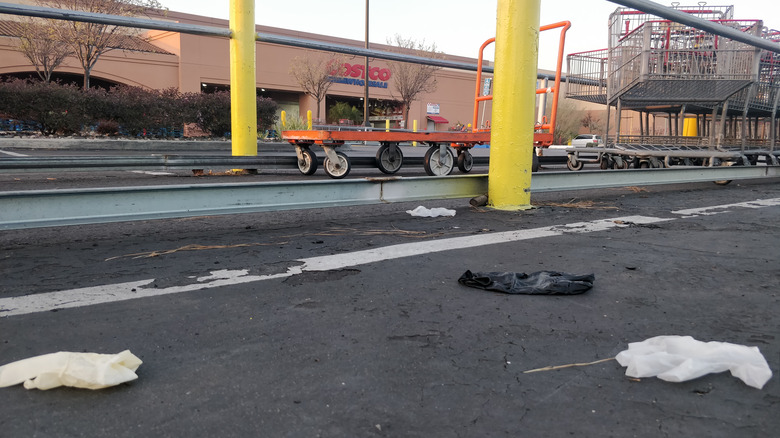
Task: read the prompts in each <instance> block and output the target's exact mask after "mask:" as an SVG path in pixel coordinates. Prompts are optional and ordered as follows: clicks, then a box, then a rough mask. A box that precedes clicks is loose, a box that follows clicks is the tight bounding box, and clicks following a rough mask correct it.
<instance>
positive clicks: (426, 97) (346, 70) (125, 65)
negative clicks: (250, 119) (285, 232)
mask: <svg viewBox="0 0 780 438" xmlns="http://www.w3.org/2000/svg"><path fill="white" fill-rule="evenodd" d="M152 18H154V19H161V20H170V21H175V22H180V23H188V24H196V25H205V26H213V27H224V28H228V21H227V20H221V19H216V18H210V17H203V16H198V15H191V14H184V13H179V12H173V11H170V12H168V13H167V14H166V15H165V16H160V17H152ZM0 19H2V20H4V21H2V20H0V77H11V76H17V77H27V76H35V71H34V67H33V66H32V65H31V64H30V62H29V61H28V60H27V59H26V58H25V57H24V56H23V55H22V54H21V53H20V52H19V51H18V50H17V47H18V45H19V38H18V37H17V35H15V34H14V33H15V30H14V26H13V25H12V24H13V22H12V20H14V19H18V17H12V16H3V17H0ZM257 32H260V33H266V34H274V35H279V36H284V37H292V38H300V39H307V40H316V41H320V42H325V43H333V44H339V45H347V46H355V47H360V48H362V47H364V45H365V43H364V42H363V41H355V40H346V39H342V38H334V37H328V36H323V35H317V34H312V33H306V32H298V31H291V30H286V29H279V28H273V27H266V26H257ZM141 36H142V37H143V38H134V37H128V38H124V39H123V40H122V41H121V42H120V43H118V44H117V45H118V46H119V48H117V49H115V50H111V51H109V52H107V53H105V54H104V55H102V56H101V57H100V59H99V60H98V62H97V64H96V65H95V67H94V68H93V70H92V72H91V84H92V85H93V86H96V85H99V86H104V87H107V86H112V85H117V84H125V85H132V86H138V87H145V88H152V89H166V88H177V89H179V90H180V91H182V92H197V91H202V92H211V91H214V90H226V89H228V87H229V84H230V67H229V66H230V62H229V40H228V39H226V38H218V37H207V36H197V35H188V34H179V33H175V32H163V31H144V32H143V33H142V34H141ZM372 48H373V49H377V50H390V49H392V48H391V47H390V46H386V45H378V44H372ZM478 49H479V48H478V47H475V48H474V53H475V56H476V55H477V52H478ZM321 56H323V53H322V52H316V51H313V50H307V49H302V48H297V47H290V46H281V45H275V44H268V43H260V42H258V43H257V47H256V59H257V77H256V85H257V90H258V94H259V95H261V96H263V97H270V98H272V99H273V100H274V101H276V102H277V104H278V105H279V107H280V108H281V109H282V110H285V111H287V113H288V114H296V113H298V114H301V115H304V116H305V114H306V112H307V111H309V110H310V111H312V114H313V115H314V117H315V118H317V114H319V115H320V116H319V119H320V121H321V122H325V118H326V114H327V111H328V109H329V108H330V107H332V106H333V105H335V104H336V103H338V102H345V103H347V104H349V105H351V106H355V107H356V108H357V109H358V110H359V111H360V113H361V114H362V111H363V98H364V93H365V91H364V83H365V82H364V81H365V80H366V79H368V81H369V96H370V98H369V110H370V121H371V123H372V124H373V125H375V126H378V127H384V126H385V123H386V121H387V120H389V121H390V122H391V126H392V127H404V126H408V127H409V128H411V125H412V124H411V122H408V123H407V122H406V121H404V120H403V115H402V108H401V105H400V104H399V103H398V102H397V93H396V92H395V89H394V82H393V81H394V78H393V73H392V71H391V69H390V68H389V65H388V63H387V62H385V61H383V60H374V59H372V60H371V62H370V66H369V70H368V74H367V75H366V72H365V71H364V65H363V63H364V58H363V57H348V56H347V57H346V58H345V59H344V62H343V68H341V69H340V70H339V72H338V73H337V74H335V75H334V76H333V77H332V82H333V83H332V85H331V87H330V89H329V90H328V93H327V97H326V98H325V99H323V101H322V102H320V104H319V108H318V107H317V106H318V104H317V102H316V100H314V99H313V98H311V97H309V96H307V95H306V94H305V93H304V92H303V90H302V87H301V85H299V83H298V81H297V80H296V79H295V75H294V74H293V72H292V71H291V69H292V68H293V66H294V62H293V60H294V59H296V58H306V57H312V58H317V57H321ZM325 56H327V54H325ZM342 56H343V55H342ZM444 59H447V60H450V61H456V62H462V63H468V64H476V59H472V58H463V57H457V56H450V55H444ZM487 65H491V63H487ZM82 76H83V70H82V68H81V66H80V64H79V63H78V61H77V60H75V59H73V58H68V59H66V60H65V62H64V63H63V64H62V65H60V66H59V67H58V68H57V69H56V70H55V79H56V78H59V79H64V80H71V81H74V82H76V83H80V82H81V79H80V78H81V77H82ZM366 76H368V77H367V78H366ZM475 78H476V74H475V73H474V72H470V71H462V70H454V69H448V68H443V69H440V70H438V71H437V72H436V84H437V87H436V90H435V91H434V92H431V93H421V94H420V95H419V96H418V97H417V100H416V101H414V102H412V104H411V106H410V108H409V119H410V120H416V121H417V123H418V126H419V129H420V130H447V129H450V128H451V127H454V126H455V125H456V124H458V123H460V124H463V125H467V124H469V123H471V121H472V118H473V108H474V103H473V102H474V90H475ZM394 96H395V97H396V98H394ZM489 105H490V104H489V103H487V107H486V108H485V109H487V110H488V113H487V114H488V115H489V109H490V107H489ZM318 110H319V111H318ZM488 117H489V116H488Z"/></svg>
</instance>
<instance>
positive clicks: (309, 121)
mask: <svg viewBox="0 0 780 438" xmlns="http://www.w3.org/2000/svg"><path fill="white" fill-rule="evenodd" d="M311 127H312V119H311V110H308V111H306V129H308V130H309V131H311Z"/></svg>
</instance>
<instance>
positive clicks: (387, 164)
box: [376, 144, 404, 173]
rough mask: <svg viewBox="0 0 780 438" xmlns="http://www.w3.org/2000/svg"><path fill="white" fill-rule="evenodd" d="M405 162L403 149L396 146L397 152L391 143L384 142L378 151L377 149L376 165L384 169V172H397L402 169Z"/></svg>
mask: <svg viewBox="0 0 780 438" xmlns="http://www.w3.org/2000/svg"><path fill="white" fill-rule="evenodd" d="M403 162H404V154H403V152H401V149H400V148H398V147H396V148H395V152H393V148H391V147H390V145H386V144H383V145H382V146H381V147H380V148H379V150H378V151H376V167H378V168H379V170H381V171H382V173H396V172H398V170H400V169H401V165H403Z"/></svg>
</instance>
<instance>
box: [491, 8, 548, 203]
mask: <svg viewBox="0 0 780 438" xmlns="http://www.w3.org/2000/svg"><path fill="white" fill-rule="evenodd" d="M540 4H541V0H498V10H497V13H496V17H497V20H496V49H495V50H496V55H495V56H496V63H495V70H494V71H495V80H494V88H493V90H494V91H493V128H492V131H491V134H490V167H489V168H488V202H489V205H490V206H491V207H493V208H496V209H500V210H523V209H527V208H530V207H531V164H532V154H533V146H534V132H533V127H534V104H535V99H536V68H537V58H538V52H539V14H540V10H541V6H540Z"/></svg>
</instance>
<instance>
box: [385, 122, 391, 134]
mask: <svg viewBox="0 0 780 438" xmlns="http://www.w3.org/2000/svg"><path fill="white" fill-rule="evenodd" d="M385 132H390V120H385Z"/></svg>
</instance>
